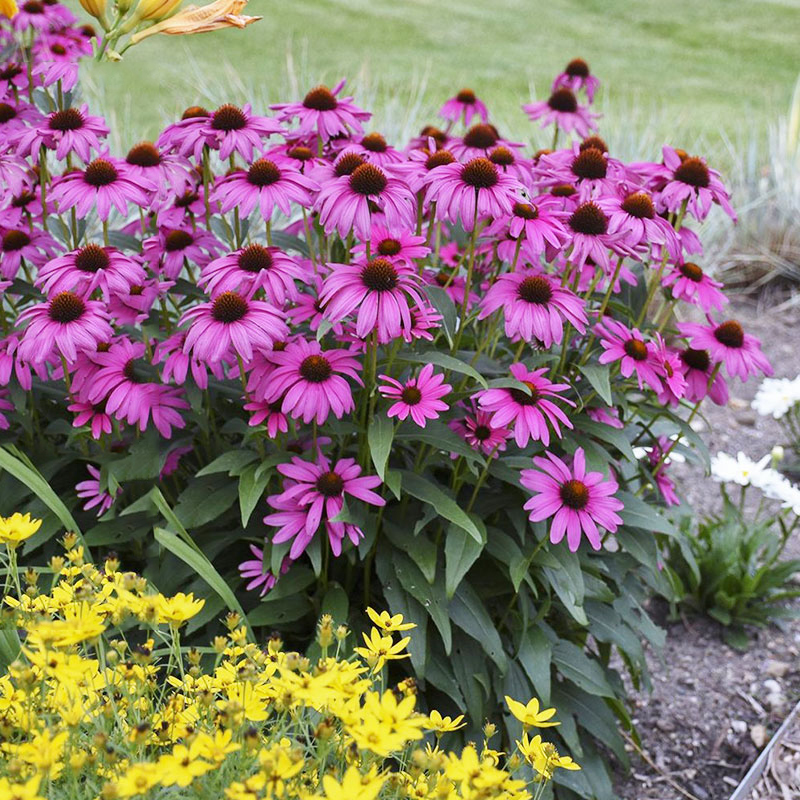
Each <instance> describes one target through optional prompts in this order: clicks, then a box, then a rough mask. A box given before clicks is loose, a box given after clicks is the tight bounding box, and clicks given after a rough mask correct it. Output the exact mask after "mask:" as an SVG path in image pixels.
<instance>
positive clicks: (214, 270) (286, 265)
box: [197, 243, 305, 308]
mask: <svg viewBox="0 0 800 800" xmlns="http://www.w3.org/2000/svg"><path fill="white" fill-rule="evenodd" d="M304 279H305V272H304V271H303V270H302V269H301V268H300V265H299V264H298V263H297V261H296V260H295V259H294V258H292V257H291V256H289V255H287V254H286V253H284V252H283V251H282V250H280V249H279V248H277V247H265V246H264V245H262V244H258V243H254V244H249V245H247V246H246V247H241V248H239V249H238V250H235V251H234V252H233V253H230V254H229V255H227V256H222V258H215V259H214V260H213V261H210V262H209V263H208V264H206V265H205V266H204V267H203V269H202V270H201V272H200V278H199V279H198V281H197V283H198V285H199V286H201V287H203V288H204V289H205V290H206V291H207V292H208V294H209V295H211V297H212V298H213V297H216V296H217V295H218V294H221V293H223V292H231V291H233V292H240V293H241V294H243V295H244V296H245V297H247V298H248V299H249V298H252V297H253V295H255V294H256V292H258V291H260V290H263V292H264V294H265V295H266V297H267V299H268V300H269V301H270V302H271V303H274V304H275V305H276V306H277V307H278V308H282V307H283V305H284V303H285V302H286V300H287V298H288V299H290V300H294V299H296V298H297V287H296V286H295V280H301V281H302V280H304Z"/></svg>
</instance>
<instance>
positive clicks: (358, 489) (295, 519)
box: [264, 455, 386, 560]
mask: <svg viewBox="0 0 800 800" xmlns="http://www.w3.org/2000/svg"><path fill="white" fill-rule="evenodd" d="M278 472H280V473H281V475H284V476H285V477H287V478H289V481H288V482H287V485H286V487H285V488H284V491H283V492H282V493H281V494H279V495H271V496H270V497H268V498H267V502H268V503H269V504H270V505H271V506H272V507H273V508H275V509H277V510H278V513H276V514H269V515H268V516H266V517H264V523H265V524H267V525H275V526H279V527H280V530H279V531H278V532H277V533H276V534H275V535H274V536H273V537H272V542H273V544H279V543H281V542H286V541H289V540H290V539H294V541H293V542H292V547H291V549H290V550H289V558H291V559H292V560H296V559H297V558H299V557H300V555H302V553H303V552H304V551H305V549H306V547H308V545H309V543H310V542H311V539H312V538H313V537H314V534H315V533H316V532H317V530H318V529H319V526H320V523H321V522H322V521H323V519H324V520H325V523H326V528H327V531H328V540H329V542H330V545H331V552H333V554H334V555H335V556H338V555H340V554H341V552H342V542H343V541H344V537H345V535H346V536H347V537H348V538H349V539H350V541H351V542H352V543H353V544H358V541H359V539H361V538H362V537H363V535H364V534H363V533H362V532H361V529H360V528H358V527H357V526H356V525H351V524H349V523H344V522H336V521H334V518H335V517H336V516H338V514H339V513H340V512H341V510H342V508H343V506H344V496H345V495H346V494H347V495H350V496H351V497H355V498H357V499H359V500H363V501H364V502H365V503H369V504H370V505H373V506H383V505H386V501H385V500H384V499H383V498H382V497H381V496H380V495H378V494H376V493H375V492H373V491H372V489H374V488H376V487H377V486H380V483H381V479H380V478H379V477H378V476H377V475H369V476H364V477H359V475H361V467H359V466H358V464H356V462H355V461H354V460H353V459H352V458H343V459H340V460H339V461H337V462H336V464H335V465H334V466H333V467H331V464H330V462H329V461H328V459H327V458H325V456H323V455H320V456H319V457H318V459H317V463H316V464H311V463H309V462H308V461H303V460H302V459H300V458H298V457H297V456H295V457H294V458H292V462H291V464H279V465H278Z"/></svg>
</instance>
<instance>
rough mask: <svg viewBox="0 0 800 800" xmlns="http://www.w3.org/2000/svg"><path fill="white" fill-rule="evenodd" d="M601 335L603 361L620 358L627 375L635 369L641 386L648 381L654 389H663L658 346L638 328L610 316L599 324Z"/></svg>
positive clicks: (626, 376) (627, 376) (621, 372)
mask: <svg viewBox="0 0 800 800" xmlns="http://www.w3.org/2000/svg"><path fill="white" fill-rule="evenodd" d="M597 335H598V336H599V337H600V346H601V347H602V348H603V350H604V351H605V352H604V353H602V354H601V355H600V363H601V364H610V363H611V362H612V361H619V362H620V364H619V371H620V375H622V377H623V378H630V376H631V375H633V373H634V372H635V373H636V379H637V380H638V382H639V388H640V389H641V388H643V387H644V384H645V383H646V384H647V385H648V386H649V387H650V388H651V389H652V390H653V391H654V392H660V391H661V390H662V388H663V387H662V383H661V376H660V374H659V373H660V365H659V363H658V359H657V348H656V345H655V344H653V343H652V342H645V341H644V337H643V336H642V334H641V332H640V331H639V329H638V328H634V329H633V330H629V329H628V328H626V327H625V326H624V325H623V324H622V323H621V322H617V321H616V320H614V319H608V318H606V319H604V320H603V322H601V323H599V324H598V325H597Z"/></svg>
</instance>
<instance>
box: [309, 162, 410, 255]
mask: <svg viewBox="0 0 800 800" xmlns="http://www.w3.org/2000/svg"><path fill="white" fill-rule="evenodd" d="M353 155H354V154H353ZM371 206H374V207H376V208H378V209H379V210H380V211H381V212H383V214H384V215H385V217H386V222H387V224H388V225H390V226H392V227H400V228H410V227H412V225H413V224H414V213H415V210H416V207H415V202H414V197H413V195H412V193H411V189H410V188H409V187H408V186H407V185H406V184H405V183H404V182H403V181H402V180H400V179H399V178H395V177H394V176H393V175H390V174H389V173H387V172H385V171H384V170H382V169H381V168H380V167H378V166H377V165H375V164H369V163H364V164H360V165H359V166H357V167H356V168H355V169H354V170H353V171H352V173H350V174H349V175H342V176H340V177H337V178H333V179H332V180H329V181H327V182H326V183H324V184H323V185H322V188H321V189H320V192H319V194H318V195H317V198H316V201H315V203H314V207H315V208H316V210H317V211H318V212H319V221H320V224H321V225H322V226H323V228H324V229H325V233H332V232H333V231H336V232H338V234H339V235H340V236H341V237H342V238H343V239H344V238H345V237H346V236H347V235H348V234H349V233H350V232H351V231H354V232H355V234H356V236H358V237H359V238H360V239H366V238H367V237H368V236H369V233H370V229H371V227H372V212H371Z"/></svg>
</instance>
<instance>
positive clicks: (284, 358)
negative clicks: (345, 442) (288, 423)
mask: <svg viewBox="0 0 800 800" xmlns="http://www.w3.org/2000/svg"><path fill="white" fill-rule="evenodd" d="M266 358H267V359H268V360H269V361H270V362H272V363H273V364H275V365H276V367H275V369H274V370H273V371H272V372H271V373H269V374H268V375H266V376H265V377H264V379H263V381H257V382H256V381H254V382H253V383H252V385H251V383H248V387H247V388H248V391H251V392H253V393H254V394H255V396H256V398H257V399H262V400H265V401H267V402H268V403H273V402H275V401H277V400H280V399H281V398H283V403H282V405H281V411H283V413H284V414H289V415H290V416H292V417H294V418H295V419H302V420H303V422H305V423H306V424H308V423H309V422H311V420H312V419H316V421H317V422H318V423H319V424H320V425H321V424H322V423H324V422H325V420H326V419H327V418H328V414H330V413H331V412H333V414H334V416H335V417H336V418H337V419H341V418H342V416H344V414H346V413H349V412H350V411H352V410H353V408H354V407H355V403H354V402H353V394H352V392H351V390H350V385H349V384H348V382H347V381H346V380H345V379H344V378H343V377H342V376H343V375H346V376H347V377H348V378H351V379H352V380H354V381H356V382H358V383H361V380H360V379H359V377H358V371H359V370H360V369H361V365H360V364H359V363H358V360H357V359H356V358H354V357H353V354H352V353H351V352H349V351H348V350H326V351H324V352H323V350H322V347H321V346H320V344H319V342H317V341H310V342H308V341H306V340H304V339H298V340H297V341H295V342H292V343H291V344H288V345H287V346H286V349H285V350H282V351H279V350H275V351H273V352H271V353H267V354H266Z"/></svg>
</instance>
